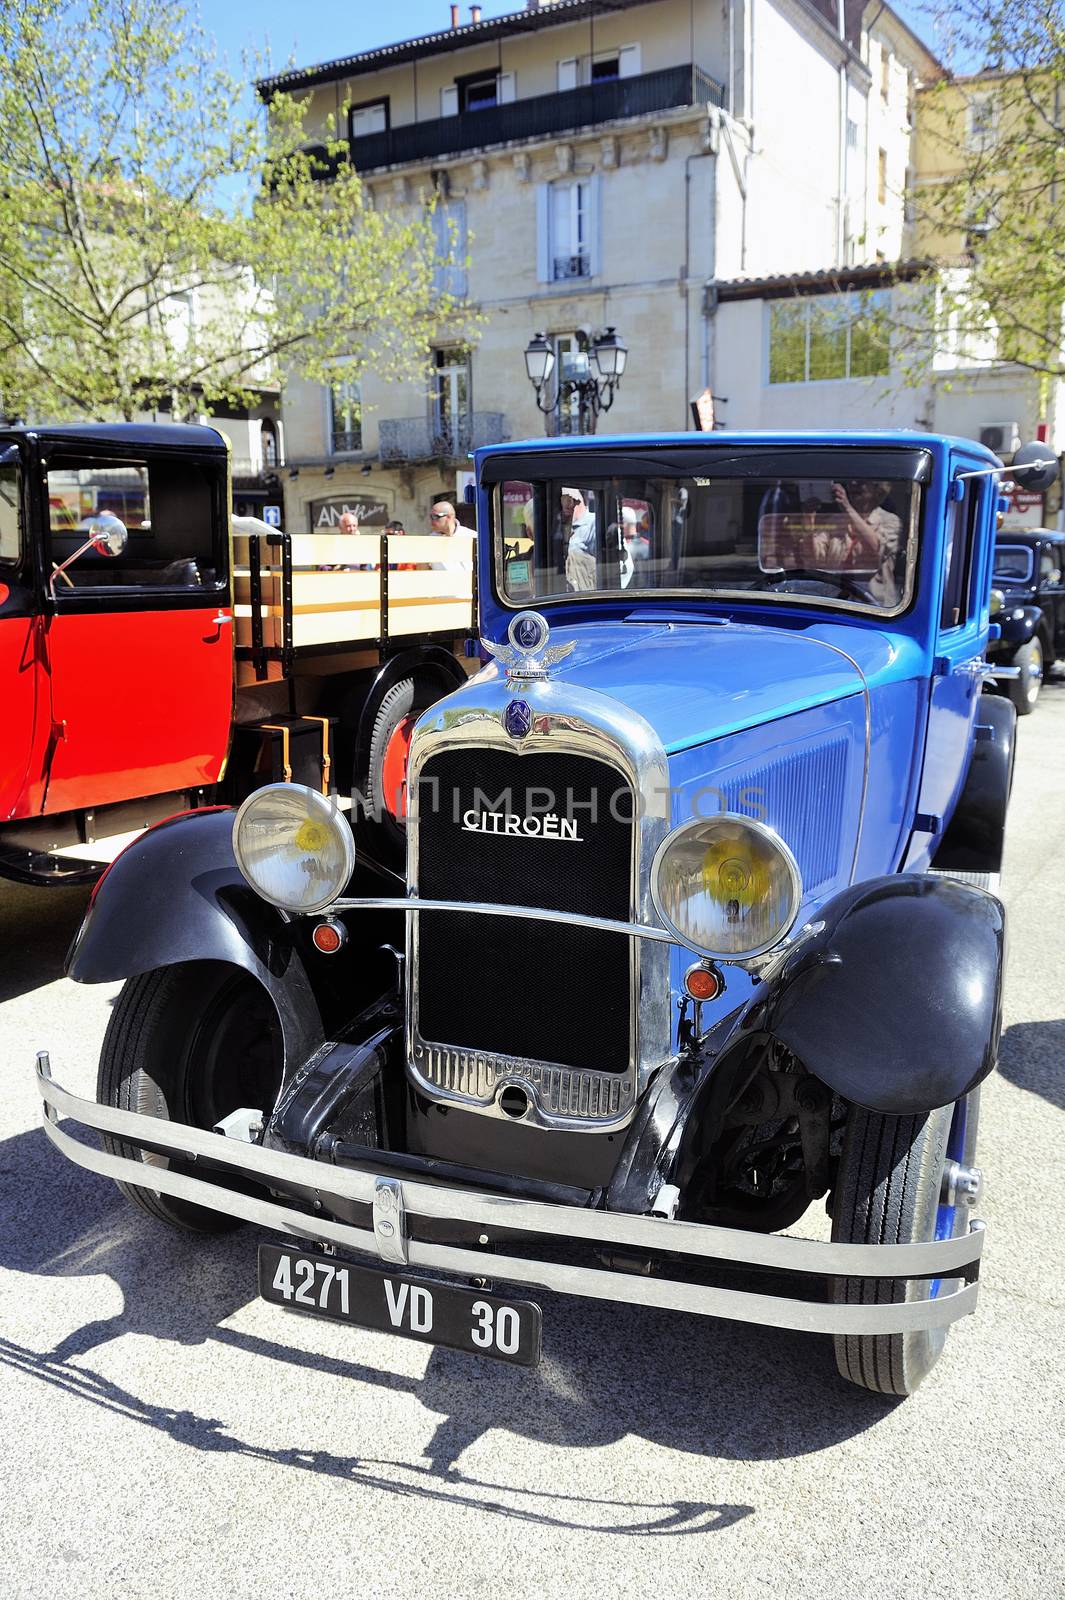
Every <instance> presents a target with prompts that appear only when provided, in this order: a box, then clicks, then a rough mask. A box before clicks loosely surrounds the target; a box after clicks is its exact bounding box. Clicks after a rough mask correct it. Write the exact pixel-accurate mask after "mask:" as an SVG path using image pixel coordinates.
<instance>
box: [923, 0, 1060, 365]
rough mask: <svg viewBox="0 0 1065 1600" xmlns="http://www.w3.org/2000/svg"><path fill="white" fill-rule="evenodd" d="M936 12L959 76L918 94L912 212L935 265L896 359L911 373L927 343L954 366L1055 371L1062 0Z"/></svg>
mask: <svg viewBox="0 0 1065 1600" xmlns="http://www.w3.org/2000/svg"><path fill="white" fill-rule="evenodd" d="M942 20H943V23H944V30H943V32H944V37H947V38H949V39H950V40H951V41H952V53H951V60H952V61H956V62H958V63H959V64H961V65H964V67H965V68H966V71H967V74H968V75H967V76H960V77H957V78H951V77H948V78H946V79H944V81H943V82H942V83H940V84H938V85H937V86H936V87H935V88H934V89H933V90H931V91H930V92H926V93H925V94H923V95H922V97H921V108H920V117H921V124H922V130H923V136H924V145H925V153H924V159H923V161H922V167H923V168H925V169H927V171H923V172H922V182H921V185H920V186H919V187H918V189H917V190H916V193H915V195H914V197H913V198H914V209H915V213H916V218H915V220H916V224H917V230H918V238H919V240H920V241H921V243H922V245H923V250H922V253H927V254H928V255H930V256H932V257H933V258H934V259H935V261H936V263H937V266H938V268H939V269H940V270H939V271H938V272H937V274H936V276H935V279H934V281H933V279H931V278H929V279H928V280H926V281H925V283H924V284H923V285H922V286H919V287H916V286H915V288H914V290H913V291H911V294H910V301H909V312H908V329H907V332H908V334H909V335H910V337H908V338H906V339H904V340H902V341H900V344H901V347H902V350H903V355H904V358H905V359H904V365H905V361H908V362H909V366H910V371H909V375H910V376H911V377H913V378H914V379H915V381H919V380H920V378H921V377H922V376H923V375H924V373H923V370H922V369H924V368H926V367H927V362H928V360H929V359H930V351H931V349H932V348H933V347H935V348H936V349H938V350H939V352H940V353H941V354H942V353H944V352H945V353H946V354H947V355H948V357H949V356H955V357H956V358H957V359H958V361H959V363H960V364H961V365H965V364H967V363H969V364H973V365H975V366H981V365H987V364H989V363H991V362H995V361H1011V362H1016V363H1018V364H1020V365H1021V366H1024V367H1027V368H1030V369H1031V370H1032V371H1034V372H1037V373H1040V374H1044V375H1046V376H1047V377H1048V378H1050V377H1060V376H1062V375H1065V363H1063V361H1062V313H1063V309H1065V83H1063V80H1065V9H1063V6H1062V0H1009V3H1008V4H1006V3H1004V0H956V3H952V4H951V5H950V7H949V8H948V9H946V10H944V11H943V12H942ZM944 268H946V271H943V270H942V269H944ZM917 332H924V333H926V334H930V335H931V336H932V337H931V338H930V339H929V338H926V339H925V340H924V341H923V342H922V340H921V339H920V338H914V337H913V336H912V335H913V334H914V333H917Z"/></svg>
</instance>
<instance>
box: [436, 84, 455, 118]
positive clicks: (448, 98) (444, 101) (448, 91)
mask: <svg viewBox="0 0 1065 1600" xmlns="http://www.w3.org/2000/svg"><path fill="white" fill-rule="evenodd" d="M458 114H459V91H458V85H457V84H454V83H451V84H448V85H447V87H446V88H444V89H441V91H440V115H441V116H442V117H457V116H458Z"/></svg>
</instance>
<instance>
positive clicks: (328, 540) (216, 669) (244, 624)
mask: <svg viewBox="0 0 1065 1600" xmlns="http://www.w3.org/2000/svg"><path fill="white" fill-rule="evenodd" d="M230 503H231V502H230V485H229V457H228V450H227V445H226V442H225V440H224V439H223V438H222V437H221V436H220V435H219V434H218V433H216V432H215V431H214V430H213V429H211V428H205V427H191V426H179V425H157V424H152V425H147V424H146V425H141V424H135V423H128V424H116V425H106V424H98V425H97V424H94V425H88V426H71V427H42V428H36V429H27V428H2V429H0V683H2V684H3V686H4V688H3V698H4V741H3V749H2V753H0V876H3V877H8V878H14V879H16V880H18V881H21V882H28V883H35V884H50V883H68V884H69V883H74V882H79V881H89V880H91V879H92V878H94V877H95V876H97V875H98V874H99V872H100V871H102V869H103V867H104V866H105V865H106V864H107V862H108V861H109V860H111V859H112V858H113V856H114V855H115V854H116V853H117V850H118V849H119V848H121V846H122V845H123V844H124V843H125V842H126V841H127V840H128V839H129V837H130V836H131V835H132V834H134V833H136V832H137V831H139V830H140V829H143V828H145V827H147V826H149V825H150V824H152V823H154V822H157V821H159V820H160V819H161V818H163V817H166V816H169V815H172V814H174V813H176V812H181V811H187V810H193V809H197V808H200V807H203V806H209V805H213V804H217V803H219V802H224V803H227V804H232V803H233V802H235V801H237V800H239V799H241V798H243V796H244V795H245V794H247V793H248V792H250V790H251V789H253V788H255V787H258V786H259V785H260V784H262V783H266V782H270V781H272V780H276V779H278V778H282V777H284V776H285V775H286V774H287V775H293V773H294V774H295V775H296V776H297V777H300V778H301V779H302V781H304V782H307V781H312V782H313V783H314V784H315V786H319V785H320V786H321V787H322V788H323V789H324V790H327V791H329V792H333V791H338V792H339V794H340V796H341V797H342V801H346V798H347V796H348V794H349V793H353V794H354V796H355V797H356V799H357V800H358V799H359V798H360V797H361V798H362V799H364V800H365V801H366V802H367V804H368V806H369V808H370V810H371V811H372V812H373V813H374V814H375V816H376V818H377V821H376V824H375V828H376V833H375V834H374V835H373V836H374V837H375V839H376V844H377V846H378V848H379V854H380V855H381V856H382V857H383V858H385V859H387V858H388V857H389V855H390V854H391V855H392V856H394V857H398V856H399V851H400V846H401V844H402V832H403V826H404V803H405V802H404V793H403V777H404V772H405V756H406V746H407V741H408V739H409V732H410V728H411V727H412V726H413V721H414V718H415V716H416V714H417V713H418V712H420V711H421V710H423V709H424V708H425V707H426V706H429V705H431V704H432V703H433V702H434V701H435V700H436V699H438V698H439V697H440V696H441V695H443V694H445V693H447V692H449V691H450V690H451V689H453V688H454V687H455V686H456V685H457V684H459V683H462V682H464V681H465V678H466V676H467V674H468V673H469V672H471V671H473V670H476V668H477V667H478V665H479V661H478V657H477V647H476V626H475V614H476V586H475V577H474V568H475V562H474V560H473V543H474V540H473V536H472V535H470V534H467V533H462V532H460V533H458V534H456V535H455V536H454V537H453V538H451V539H449V540H447V541H446V548H443V547H442V546H443V544H444V542H442V541H441V540H440V539H430V538H424V539H423V538H407V537H403V538H400V539H397V538H395V536H386V535H383V534H382V535H376V534H375V535H373V536H367V535H358V536H354V537H353V536H348V535H338V534H283V533H278V532H275V531H273V530H270V529H268V528H266V526H265V524H261V523H256V522H254V520H251V519H240V518H231V517H230V513H229V507H230ZM390 544H391V545H392V546H393V547H394V548H392V550H391V551H390V549H389V546H390ZM399 546H401V547H402V549H399V548H398V547H399ZM368 837H369V836H368Z"/></svg>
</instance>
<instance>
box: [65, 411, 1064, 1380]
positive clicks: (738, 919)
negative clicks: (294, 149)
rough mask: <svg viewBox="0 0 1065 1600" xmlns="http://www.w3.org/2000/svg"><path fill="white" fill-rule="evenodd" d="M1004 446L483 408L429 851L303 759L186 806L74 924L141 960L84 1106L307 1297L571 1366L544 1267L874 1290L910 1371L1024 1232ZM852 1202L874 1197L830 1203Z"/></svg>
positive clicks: (886, 1352) (415, 742) (139, 1177)
mask: <svg viewBox="0 0 1065 1600" xmlns="http://www.w3.org/2000/svg"><path fill="white" fill-rule="evenodd" d="M1031 448H1032V449H1034V450H1035V456H1034V457H1033V456H1032V455H1030V454H1027V453H1026V452H1019V453H1018V456H1017V458H1016V459H1015V461H1014V465H1013V467H1012V468H1011V469H1010V470H1011V475H1012V477H1013V478H1014V480H1015V481H1018V480H1021V481H1023V479H1021V474H1022V473H1023V472H1024V462H1025V461H1026V460H1027V461H1029V462H1031V461H1033V460H1035V461H1037V462H1038V463H1039V468H1038V473H1037V472H1036V469H1034V468H1033V469H1032V477H1035V478H1036V482H1035V483H1034V484H1033V487H1037V488H1041V487H1043V486H1044V483H1045V482H1048V481H1050V478H1049V477H1044V478H1043V480H1042V481H1039V474H1042V473H1044V472H1050V473H1051V474H1052V473H1053V472H1054V471H1056V464H1055V463H1051V462H1047V461H1045V460H1044V459H1043V456H1044V454H1045V452H1043V450H1042V447H1038V446H1037V447H1031ZM1003 470H1004V469H1003V468H1002V464H1001V463H1000V462H999V461H998V460H997V459H996V458H995V457H994V456H993V455H991V454H990V452H989V451H988V450H986V449H984V448H983V447H982V446H980V445H977V444H973V443H972V442H971V441H966V440H961V439H951V438H945V437H942V436H940V435H918V434H912V433H904V432H900V433H857V434H847V433H828V434H798V433H782V434H778V435H770V434H752V435H745V434H742V433H736V434H730V433H714V434H707V435H697V434H686V435H672V436H654V437H642V438H641V437H637V438H615V439H611V438H595V439H583V438H568V439H558V438H556V439H546V440H544V439H541V440H536V441H531V442H529V443H527V444H521V445H505V446H498V447H493V448H491V449H486V450H481V451H478V452H477V457H476V471H477V485H478V489H477V492H478V526H479V528H481V530H482V537H481V540H480V549H479V560H480V566H479V581H478V592H479V596H480V602H481V635H482V644H483V647H484V650H485V652H486V655H487V656H490V657H492V658H494V659H493V660H492V661H491V664H490V665H488V666H487V667H486V668H485V670H483V671H482V672H480V673H479V674H478V675H477V676H476V677H475V678H472V679H471V680H470V681H469V682H467V683H466V684H464V685H463V686H462V687H461V688H459V689H457V690H456V691H455V692H454V693H451V694H448V695H446V696H445V697H444V698H442V699H441V700H439V701H438V702H437V703H436V704H435V705H434V706H432V707H431V708H429V709H428V710H426V711H425V712H424V713H423V714H422V715H421V716H420V717H419V719H418V721H417V723H416V725H415V726H414V730H413V735H412V738H411V742H410V747H409V755H408V762H409V764H408V766H407V769H406V774H405V777H406V793H407V797H408V803H407V821H408V828H407V859H406V874H405V878H403V879H401V880H400V882H399V883H398V884H397V883H396V880H395V875H394V874H388V873H385V874H382V873H381V872H379V871H377V870H375V869H373V868H372V866H371V864H370V862H369V861H368V860H367V859H366V856H367V854H368V852H367V851H364V852H363V855H362V856H361V857H360V858H357V857H356V848H355V845H356V843H357V842H358V841H360V839H363V838H364V837H365V835H364V832H363V827H364V824H363V819H362V818H361V817H359V818H355V819H354V821H353V823H349V821H348V819H347V818H346V817H344V816H343V815H340V814H338V813H337V811H336V808H335V807H331V806H330V805H329V803H328V801H327V800H326V799H325V798H324V797H323V796H322V795H321V794H318V793H316V792H315V791H314V790H313V789H312V788H310V787H302V786H300V785H298V784H292V783H289V784H284V783H280V784H273V785H270V786H268V787H267V788H265V789H262V790H260V791H259V792H258V793H256V794H252V795H250V796H249V797H248V798H247V799H246V800H245V801H244V802H243V803H242V805H241V807H240V809H239V811H237V812H233V811H231V810H225V809H220V810H215V811H210V812H196V813H193V814H191V815H188V816H185V817H179V818H176V819H174V820H172V821H170V822H165V823H162V824H161V825H160V826H158V827H156V828H153V829H150V830H149V831H148V833H146V834H145V835H144V836H143V837H142V838H140V839H139V840H137V841H136V842H135V843H134V844H132V845H131V846H130V847H129V848H128V849H127V850H126V851H125V852H124V853H123V854H122V855H120V856H119V857H118V859H117V860H116V861H115V862H114V864H113V865H112V866H111V867H110V869H109V870H108V872H107V874H106V875H105V877H104V878H103V880H102V881H101V883H100V884H99V885H98V887H97V891H96V893H95V895H94V898H93V902H92V905H91V907H90V909H89V912H88V915H87V917H86V920H85V922H84V924H83V925H82V928H81V931H80V933H79V935H78V937H77V940H76V943H75V947H74V949H73V951H72V955H71V959H70V965H69V972H70V975H71V976H72V977H73V978H75V979H76V980H77V981H79V982H106V981H113V980H115V979H118V978H125V979H126V980H128V981H127V982H126V984H125V987H124V989H123V990H122V992H121V995H120V996H119V997H118V998H117V1000H116V1002H115V1006H114V1009H113V1012H112V1017H111V1021H110V1023H109V1026H108V1029H107V1034H106V1037H105V1039H104V1043H103V1050H102V1055H101V1063H100V1074H99V1080H98V1087H97V1095H98V1099H97V1101H96V1102H93V1101H89V1100H86V1099H80V1098H77V1097H75V1096H73V1095H71V1094H69V1093H68V1092H67V1091H66V1090H64V1089H63V1088H61V1086H60V1085H59V1084H58V1083H57V1082H56V1081H55V1080H54V1079H53V1078H52V1076H51V1069H50V1066H49V1063H48V1061H47V1059H41V1060H39V1064H38V1077H39V1084H40V1089H41V1093H42V1096H43V1098H44V1100H45V1103H46V1108H47V1117H46V1121H45V1129H46V1131H47V1133H48V1136H49V1138H51V1139H52V1140H53V1141H54V1142H55V1143H56V1145H57V1146H58V1147H59V1148H60V1149H61V1150H62V1151H63V1152H64V1153H65V1154H66V1155H67V1156H68V1157H69V1158H70V1159H71V1160H73V1161H76V1162H78V1163H80V1164H81V1165H83V1166H86V1167H88V1168H90V1169H91V1170H94V1171H97V1172H101V1173H105V1174H106V1175H108V1176H110V1177H112V1178H115V1179H117V1180H118V1181H119V1182H120V1183H121V1184H122V1186H123V1188H124V1190H125V1192H126V1194H127V1195H128V1196H129V1197H130V1198H131V1199H132V1200H133V1201H134V1202H135V1203H136V1204H137V1205H138V1206H140V1207H141V1209H142V1210H143V1211H144V1212H146V1213H148V1215H149V1216H150V1217H152V1218H155V1219H156V1220H157V1221H158V1220H163V1221H165V1222H169V1223H170V1224H172V1225H174V1226H176V1227H181V1228H184V1229H186V1230H188V1231H190V1232H191V1233H197V1232H201V1233H202V1232H210V1231H213V1230H217V1229H219V1228H222V1227H226V1226H232V1224H233V1222H234V1221H236V1220H239V1219H243V1220H249V1221H253V1222H256V1223H258V1224H260V1225H261V1226H264V1227H266V1228H268V1229H270V1230H271V1232H272V1234H273V1235H274V1239H273V1240H272V1241H271V1242H269V1243H263V1244H262V1245H261V1246H260V1255H259V1284H260V1290H261V1292H262V1294H263V1295H264V1296H265V1297H266V1298H267V1299H269V1300H271V1301H273V1302H275V1303H277V1304H278V1305H282V1306H289V1307H293V1308H296V1309H300V1308H302V1309H303V1310H305V1311H307V1312H308V1313H311V1314H317V1315H323V1316H329V1317H334V1318H339V1319H341V1320H346V1321H349V1322H351V1323H355V1324H362V1325H368V1326H372V1327H377V1328H383V1329H385V1330H388V1329H392V1330H394V1331H395V1332H397V1333H399V1334H403V1335H405V1336H407V1337H411V1338H415V1339H421V1340H422V1341H428V1342H437V1343H444V1344H448V1345H452V1346H455V1347H457V1348H458V1349H460V1350H464V1351H467V1352H469V1353H472V1354H477V1353H480V1354H485V1355H494V1356H497V1357H500V1358H502V1359H505V1360H510V1361H517V1362H526V1363H532V1362H534V1361H536V1360H537V1359H538V1355H539V1349H540V1336H541V1314H540V1311H539V1308H538V1307H537V1306H536V1304H535V1303H533V1302H531V1301H529V1300H528V1299H526V1298H524V1295H521V1296H515V1294H514V1292H513V1289H512V1288H510V1287H508V1286H518V1287H519V1288H524V1286H536V1287H541V1288H546V1289H548V1290H554V1291H557V1292H561V1293H564V1294H571V1295H577V1296H588V1297H594V1298H599V1299H606V1300H613V1301H617V1302H621V1303H629V1304H638V1305H642V1306H659V1307H664V1308H669V1309H673V1310H681V1311H686V1312H690V1313H694V1314H697V1315H703V1316H719V1317H732V1318H736V1319H738V1320H740V1321H743V1322H761V1323H766V1324H769V1325H772V1326H775V1327H780V1328H796V1329H803V1330H806V1331H815V1332H823V1333H827V1334H831V1335H832V1336H833V1337H834V1339H835V1350H836V1359H837V1363H838V1366H839V1370H840V1372H841V1373H842V1374H843V1376H844V1377H845V1378H847V1379H849V1380H850V1381H851V1382H852V1383H855V1384H858V1385H861V1386H863V1387H865V1388H867V1389H870V1390H873V1391H875V1392H877V1393H882V1394H891V1395H900V1394H908V1393H910V1392H911V1391H912V1390H913V1389H914V1388H915V1387H916V1386H917V1384H919V1383H920V1382H921V1380H922V1378H923V1377H924V1376H925V1374H926V1373H927V1372H928V1371H929V1370H930V1368H931V1366H932V1365H933V1363H934V1362H935V1361H936V1359H937V1358H938V1356H939V1354H940V1352H941V1350H942V1348H943V1345H944V1341H945V1339H946V1335H947V1330H948V1328H949V1326H950V1324H951V1323H952V1322H954V1321H955V1320H956V1319H957V1318H958V1317H960V1316H963V1315H965V1314H966V1313H967V1312H969V1311H971V1310H972V1309H973V1306H974V1303H975V1298H976V1292H977V1284H976V1277H977V1272H978V1264H979V1257H980V1252H981V1246H982V1241H983V1237H984V1236H983V1231H982V1226H981V1224H979V1223H978V1222H974V1221H973V1220H972V1212H971V1209H970V1208H971V1205H972V1203H973V1201H974V1199H975V1197H976V1195H977V1194H978V1192H979V1188H980V1174H979V1169H978V1168H977V1166H976V1165H975V1151H976V1136H977V1118H978V1110H979V1094H980V1084H981V1082H982V1080H983V1079H984V1078H985V1077H986V1076H987V1074H988V1073H989V1072H990V1071H991V1070H992V1068H993V1067H994V1064H995V1059H996V1052H997V1049H998V1038H999V1029H1000V1026H1001V1016H1002V973H1003V955H1004V938H1005V929H1004V912H1003V908H1002V905H1001V903H1000V901H999V900H998V898H997V896H996V895H995V893H994V889H995V886H996V884H997V881H998V877H997V875H998V872H999V867H1000V861H1001V853H1002V840H1003V832H1004V828H1005V820H1006V806H1007V801H1008V797H1009V791H1010V781H1011V776H1012V767H1013V751H1014V745H1013V734H1014V726H1015V722H1016V718H1015V714H1014V711H1013V708H1012V706H1011V705H1010V704H1009V702H1008V701H1007V700H1004V699H998V698H995V697H992V696H987V695H983V694H981V693H980V688H981V685H982V683H983V681H984V678H985V676H986V674H987V671H988V663H987V662H986V660H985V659H984V652H985V649H986V647H987V643H988V639H989V635H990V632H991V628H990V622H989V597H990V592H991V569H992V552H993V545H994V528H995V516H996V508H997V503H998V482H997V479H998V475H999V474H1000V473H1001V472H1002V471H1003ZM626 506H628V507H635V506H640V507H643V508H645V509H646V512H647V516H648V521H649V524H650V525H651V526H652V528H653V534H652V537H651V539H650V541H649V550H648V553H647V554H646V556H645V557H644V558H642V559H640V560H638V561H635V562H631V561H629V560H627V559H626V557H627V551H626V549H625V547H624V533H623V528H624V525H625V523H626V521H627V520H628V519H627V518H625V517H624V515H623V511H624V508H625V507H626ZM515 507H517V508H518V515H517V516H515ZM516 529H520V530H521V532H520V535H519V534H517V533H516V531H515V530H516ZM574 548H577V549H579V552H580V555H581V560H580V561H579V562H575V561H572V560H571V559H569V558H570V556H571V555H572V552H573V550H574ZM534 606H535V607H536V609H535V610H533V609H531V608H532V607H534ZM352 828H354V842H353V837H352ZM61 1115H62V1116H65V1117H69V1118H72V1119H74V1120H76V1121H78V1122H81V1123H82V1124H84V1125H85V1126H87V1127H90V1128H94V1129H97V1130H99V1131H101V1132H102V1133H103V1135H104V1139H103V1150H100V1149H99V1148H97V1147H96V1146H95V1145H94V1144H92V1143H90V1142H88V1141H85V1140H83V1139H77V1138H73V1137H71V1135H70V1134H69V1133H68V1132H66V1131H65V1130H64V1127H63V1126H62V1124H61V1123H60V1122H59V1120H58V1119H59V1117H60V1116H61ZM1003 1179H1004V1181H1008V1180H1007V1179H1006V1178H1005V1175H1003ZM821 1201H823V1202H825V1204H826V1205H827V1208H828V1211H829V1214H830V1216H831V1239H830V1240H829V1239H810V1238H800V1237H795V1236H794V1235H793V1234H790V1233H788V1232H787V1231H786V1230H789V1229H790V1228H791V1227H792V1226H793V1225H794V1224H795V1223H796V1222H797V1221H798V1220H799V1219H800V1218H801V1217H802V1216H803V1215H804V1214H805V1213H807V1212H808V1211H809V1210H810V1208H811V1207H813V1206H814V1205H815V1204H816V1203H818V1202H821ZM44 1203H46V1202H44ZM146 1225H147V1224H146ZM230 1259H233V1260H235V1259H236V1258H235V1257H232V1258H230ZM425 1273H430V1274H436V1276H434V1277H426V1276H424V1274H425ZM737 1275H738V1276H737ZM782 1275H783V1281H781V1276H782ZM500 1286H501V1287H500ZM170 1293H171V1294H172V1295H173V1296H174V1298H175V1299H176V1300H179V1299H180V1297H181V1294H182V1285H181V1283H180V1282H174V1283H172V1284H171V1286H170ZM298 1326H299V1324H298V1323H290V1324H289V1327H290V1328H291V1329H292V1330H293V1334H294V1336H296V1337H298V1333H297V1332H296V1330H297V1329H298ZM655 1326H656V1327H659V1328H661V1327H662V1326H663V1325H662V1324H660V1323H659V1324H655ZM662 1359H663V1361H664V1362H667V1363H668V1361H669V1353H668V1351H666V1352H663V1357H662Z"/></svg>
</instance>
